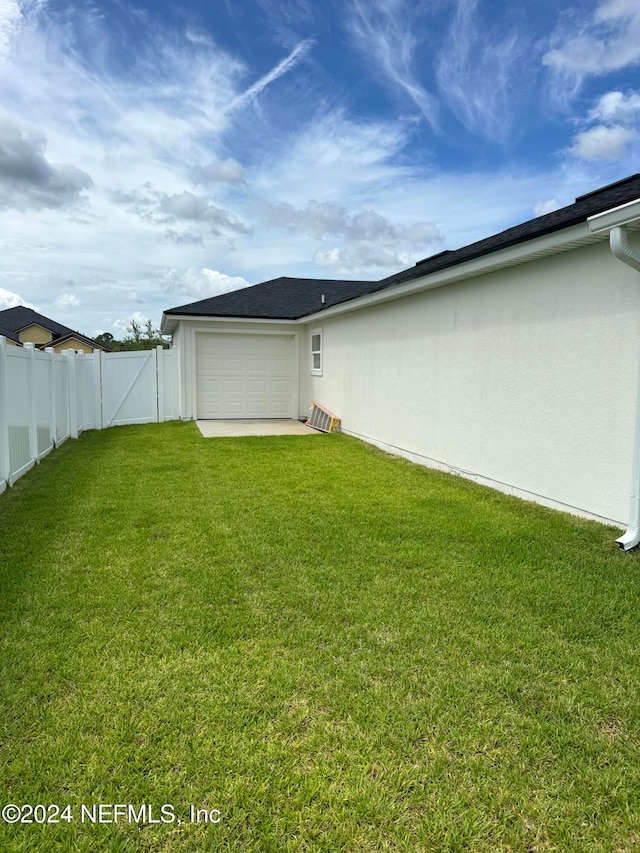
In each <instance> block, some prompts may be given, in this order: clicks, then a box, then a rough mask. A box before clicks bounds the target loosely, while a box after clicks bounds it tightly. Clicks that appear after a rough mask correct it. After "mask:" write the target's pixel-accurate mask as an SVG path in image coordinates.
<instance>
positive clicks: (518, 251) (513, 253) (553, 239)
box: [296, 222, 604, 324]
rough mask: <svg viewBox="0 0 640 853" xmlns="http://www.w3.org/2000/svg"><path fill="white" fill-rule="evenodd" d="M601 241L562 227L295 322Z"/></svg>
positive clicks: (580, 229)
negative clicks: (559, 229)
mask: <svg viewBox="0 0 640 853" xmlns="http://www.w3.org/2000/svg"><path fill="white" fill-rule="evenodd" d="M602 239H604V235H603V236H600V235H596V234H593V233H592V232H591V231H590V230H589V227H588V226H587V223H586V222H581V223H579V224H578V225H572V226H571V227H569V228H563V229H562V230H561V231H556V232H554V233H553V234H546V235H545V236H543V237H537V238H533V239H531V240H527V241H526V242H523V243H518V244H517V245H515V246H509V247H508V248H506V249H498V250H497V251H495V252H490V253H489V254H487V255H483V256H482V257H480V258H475V259H474V260H472V261H466V262H464V263H462V264H457V265H456V266H455V267H449V268H447V269H444V270H441V271H440V272H435V273H425V275H424V276H421V277H420V278H414V279H412V280H411V281H408V282H406V284H396V285H393V284H392V285H390V286H389V287H388V288H386V289H384V290H379V291H377V292H376V293H369V294H367V295H365V296H359V297H358V298H357V299H351V300H349V302H342V303H340V304H339V305H334V306H332V307H331V308H325V309H323V310H321V311H318V312H316V313H315V314H309V315H308V316H307V317H301V318H300V319H299V320H297V321H296V322H298V323H305V324H306V323H317V322H319V321H320V320H321V319H322V318H323V317H333V316H336V315H338V314H346V313H348V312H349V311H357V310H359V309H361V308H366V307H368V306H370V305H378V304H380V303H382V302H389V301H391V300H392V299H402V298H403V297H405V296H412V295H413V294H414V293H421V292H423V291H425V290H433V289H435V288H436V287H445V286H446V285H448V284H454V283H456V282H459V281H464V280H465V279H469V278H475V277H476V276H479V275H485V274H486V273H489V272H495V271H496V270H500V269H503V268H506V267H512V266H516V265H518V264H524V263H526V262H527V261H532V260H535V259H536V258H544V257H548V256H549V255H557V254H560V253H561V252H568V251H570V250H571V249H577V248H578V247H579V246H586V245H589V244H591V243H597V242H600V241H601V240H602Z"/></svg>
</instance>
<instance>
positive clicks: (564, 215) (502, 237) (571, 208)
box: [374, 174, 640, 290]
mask: <svg viewBox="0 0 640 853" xmlns="http://www.w3.org/2000/svg"><path fill="white" fill-rule="evenodd" d="M637 198H640V174H636V175H631V177H629V178H625V179H624V180H622V181H617V182H616V183H615V184H609V185H608V186H606V187H601V188H600V189H599V190H594V191H593V192H590V193H586V194H585V195H581V196H578V198H577V199H576V200H575V202H574V203H573V204H569V205H567V206H566V207H561V208H560V209H559V210H554V211H553V212H552V213H545V215H544V216H538V217H536V218H535V219H530V220H529V221H528V222H524V223H522V225H516V226H514V227H513V228H507V230H506V231H501V232H500V233H499V234H494V235H493V236H491V237H487V238H486V239H484V240H478V242H477V243H471V244H470V245H468V246H464V247H463V248H462V249H457V250H455V251H446V252H440V253H439V254H437V255H433V256H431V257H430V258H425V259H424V260H422V261H418V263H417V264H416V265H415V266H413V267H411V268H410V269H408V270H403V271H402V272H399V273H395V274H394V275H391V276H389V277H388V278H384V279H382V281H380V282H379V283H378V285H377V286H376V287H375V288H374V290H384V289H385V288H387V287H392V286H393V285H395V284H402V283H404V282H405V281H412V280H413V279H416V278H421V277H422V276H424V275H429V274H430V273H434V272H440V270H444V269H448V268H449V267H455V266H457V265H458V264H462V263H464V262H465V261H471V260H474V259H475V258H481V257H482V256H483V255H489V254H491V253H492V252H497V251H499V250H500V249H507V248H509V246H516V245H518V243H525V242H526V241H527V240H533V239H535V238H536V237H544V236H545V235H546V234H553V233H554V231H561V230H562V229H564V228H570V227H571V226H572V225H578V224H580V223H581V222H586V221H587V219H588V218H589V217H590V216H593V215H594V214H596V213H602V212H603V211H604V210H610V209H611V208H613V207H618V206H619V205H621V204H626V203H627V202H630V201H635V200H636V199H637Z"/></svg>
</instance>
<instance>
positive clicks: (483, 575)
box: [0, 423, 640, 853]
mask: <svg viewBox="0 0 640 853" xmlns="http://www.w3.org/2000/svg"><path fill="white" fill-rule="evenodd" d="M618 534H619V531H617V530H614V529H612V528H607V527H603V526H601V525H598V524H596V523H592V522H586V521H581V520H577V519H574V518H571V517H569V516H567V515H564V514H560V513H556V512H553V511H550V510H546V509H543V508H540V507H537V506H535V505H533V504H528V503H525V502H521V501H519V500H516V499H512V498H508V497H505V496H503V495H501V494H499V493H497V492H494V491H491V490H489V489H485V488H482V487H479V486H476V485H475V484H473V483H470V482H468V481H465V480H462V479H459V478H456V477H452V476H448V475H444V474H440V473H437V472H433V471H428V470H426V469H423V468H420V467H416V466H413V465H411V464H409V463H407V462H405V461H402V460H399V459H396V458H392V457H388V456H386V455H384V454H382V453H380V452H378V451H377V450H375V449H373V448H371V447H367V446H366V445H363V444H361V443H359V442H357V441H355V440H353V439H349V438H348V437H346V436H322V437H316V438H306V437H289V436H287V437H275V438H263V437H261V438H242V439H230V438H224V439H208V440H205V439H202V438H201V437H200V435H199V433H198V432H197V430H196V427H195V425H194V424H181V423H172V424H164V425H152V426H144V427H140V426H136V427H122V428H118V429H110V430H106V431H104V432H100V433H97V432H93V433H87V434H85V435H83V436H82V437H81V438H80V440H79V441H77V442H72V441H69V442H67V443H66V444H65V445H64V446H63V447H62V448H60V449H59V450H58V451H56V452H54V453H53V454H51V455H50V456H49V457H47V458H46V459H45V460H44V461H43V463H42V464H41V465H39V466H37V467H36V468H35V469H34V470H33V471H31V472H30V473H29V474H28V475H27V476H25V477H24V478H22V479H21V480H20V481H19V482H18V483H17V484H16V485H15V486H14V488H13V489H11V490H9V491H8V492H7V493H6V494H4V495H2V496H0V537H1V539H0V566H1V568H0V610H1V614H2V615H1V618H2V628H1V631H0V639H1V642H2V651H1V655H0V667H1V670H0V727H1V729H0V731H1V736H0V800H2V803H0V804H2V805H4V804H5V803H16V804H23V803H31V804H36V803H40V804H58V805H59V806H60V807H61V808H62V807H64V806H66V805H67V804H68V805H69V806H70V809H69V811H68V812H67V815H68V816H70V817H72V821H71V822H66V821H65V820H63V821H62V822H61V823H58V824H50V825H37V824H25V825H7V824H0V850H1V851H3V853H4V851H7V853H13V851H29V853H31V852H32V851H34V852H35V853H52V851H74V853H76V851H80V853H83V852H84V851H87V853H89V851H91V853H96V851H108V853H119V851H163V852H164V851H198V853H200V851H243V853H244V851H249V853H262V851H266V852H267V853H268V852H269V851H327V853H336V852H337V851H407V853H416V851H434V853H442V851H487V853H489V851H523V853H533V851H562V853H568V851H576V853H588V851H603V853H604V852H605V851H606V853H611V851H630V850H640V562H639V560H640V555H638V554H635V553H631V554H624V553H622V552H620V551H619V550H618V549H617V548H616V547H615V545H614V544H613V540H614V538H615V537H616V536H617V535H618ZM100 803H102V804H107V805H108V804H116V803H123V804H128V803H130V804H132V805H134V806H135V807H136V810H139V808H140V806H142V805H143V804H149V805H151V807H152V817H153V818H154V819H159V818H160V808H161V806H162V805H163V804H168V805H170V806H172V807H173V811H171V810H168V811H166V812H165V818H167V819H168V818H169V817H170V816H171V815H172V814H175V817H176V819H175V820H174V821H172V822H168V823H164V824H163V823H160V824H154V823H149V822H142V823H140V824H137V823H135V822H126V821H125V822H122V821H118V822H117V823H114V822H103V823H96V824H93V823H91V821H90V820H89V819H88V817H87V816H86V815H85V821H84V823H83V822H82V820H81V804H85V805H86V806H87V807H88V808H89V809H91V808H93V807H95V806H97V805H98V804H100ZM191 804H193V805H194V806H195V807H196V808H198V809H207V810H211V809H218V810H219V812H220V822H219V823H216V824H208V825H207V824H205V823H204V822H202V821H201V822H199V823H192V822H190V821H189V807H190V805H191ZM50 814H52V812H50ZM213 816H214V817H215V816H216V814H215V812H214V814H213ZM103 818H105V819H106V820H107V821H108V820H112V821H113V810H111V811H110V810H109V809H105V811H104V812H103ZM178 820H180V821H181V823H178Z"/></svg>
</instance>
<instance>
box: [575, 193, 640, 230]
mask: <svg viewBox="0 0 640 853" xmlns="http://www.w3.org/2000/svg"><path fill="white" fill-rule="evenodd" d="M639 219H640V199H638V200H636V201H629V202H627V204H621V205H620V206H619V207H612V208H611V210H605V211H603V213H596V214H594V215H593V216H590V217H589V218H588V219H587V222H588V223H589V228H590V229H591V231H592V233H593V234H608V233H609V231H610V230H611V229H612V228H616V227H618V226H619V225H630V224H631V223H632V222H635V221H636V220H639Z"/></svg>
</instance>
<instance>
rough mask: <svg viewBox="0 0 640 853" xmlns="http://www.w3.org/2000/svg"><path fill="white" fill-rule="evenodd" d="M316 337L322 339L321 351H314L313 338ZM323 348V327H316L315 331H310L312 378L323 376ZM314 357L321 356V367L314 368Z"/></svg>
mask: <svg viewBox="0 0 640 853" xmlns="http://www.w3.org/2000/svg"><path fill="white" fill-rule="evenodd" d="M314 336H316V337H317V336H319V337H320V349H319V350H314V348H313V338H314ZM322 346H323V340H322V326H316V328H315V329H310V330H309V347H310V349H309V359H310V369H311V375H312V376H322ZM314 355H319V356H320V367H314V366H313V361H314V359H313V357H314Z"/></svg>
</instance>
